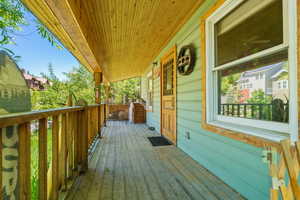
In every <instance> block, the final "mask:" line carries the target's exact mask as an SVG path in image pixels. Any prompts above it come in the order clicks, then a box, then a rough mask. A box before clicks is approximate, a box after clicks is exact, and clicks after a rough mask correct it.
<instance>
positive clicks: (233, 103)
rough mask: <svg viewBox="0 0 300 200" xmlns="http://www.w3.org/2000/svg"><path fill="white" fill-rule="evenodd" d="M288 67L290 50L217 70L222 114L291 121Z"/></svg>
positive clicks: (219, 110)
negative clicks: (289, 117)
mask: <svg viewBox="0 0 300 200" xmlns="http://www.w3.org/2000/svg"><path fill="white" fill-rule="evenodd" d="M288 70H289V69H288V61H287V52H282V53H280V54H276V55H272V56H268V57H266V58H261V59H257V60H255V61H253V62H249V63H245V64H242V65H239V66H235V67H233V68H231V69H227V70H221V71H219V72H217V73H218V77H219V78H218V82H219V106H218V107H219V109H218V114H219V115H225V116H232V117H240V118H249V119H260V120H268V121H277V122H285V123H287V122H288V120H289V119H288V116H289V107H288V100H289V87H288V78H289V74H288V73H289V72H288ZM258 74H259V77H260V79H257V75H258ZM283 84H284V86H283Z"/></svg>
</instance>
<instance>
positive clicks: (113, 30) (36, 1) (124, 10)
mask: <svg viewBox="0 0 300 200" xmlns="http://www.w3.org/2000/svg"><path fill="white" fill-rule="evenodd" d="M22 1H23V3H24V4H25V5H26V6H27V7H28V8H29V9H30V10H31V11H32V12H33V14H35V15H36V16H37V17H38V18H39V19H40V20H41V21H42V22H43V23H44V24H45V25H46V26H47V27H48V28H49V30H51V31H52V32H53V33H54V34H55V35H56V36H57V37H58V38H59V40H60V41H61V42H62V43H63V44H64V45H65V47H66V48H68V49H69V50H70V51H71V53H72V54H73V55H74V56H76V57H77V59H78V60H79V61H80V62H81V63H82V64H83V65H85V66H86V67H87V68H88V69H89V70H90V71H92V72H100V71H103V73H104V76H105V78H106V79H108V80H109V81H116V80H121V79H126V78H130V77H135V76H140V75H141V73H142V72H143V71H144V70H145V69H146V68H147V67H148V66H149V65H150V64H151V61H152V60H153V59H154V57H155V56H156V55H157V54H158V53H159V51H160V50H161V49H162V48H163V47H164V45H166V43H167V42H168V41H169V40H170V38H171V37H172V36H173V35H174V34H175V33H176V32H177V31H178V30H179V28H180V27H181V26H182V25H183V24H184V23H185V22H186V21H187V20H188V19H189V17H190V16H191V15H192V14H193V13H194V11H195V10H196V9H197V8H198V7H199V6H200V4H201V3H202V2H203V1H204V0H184V1H182V0H101V1H100V0H97V1H95V0H22Z"/></svg>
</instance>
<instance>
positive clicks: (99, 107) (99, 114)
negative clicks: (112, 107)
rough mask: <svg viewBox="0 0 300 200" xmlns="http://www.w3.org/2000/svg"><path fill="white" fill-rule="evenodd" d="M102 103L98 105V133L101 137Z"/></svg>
mask: <svg viewBox="0 0 300 200" xmlns="http://www.w3.org/2000/svg"><path fill="white" fill-rule="evenodd" d="M101 126H102V124H101V105H100V104H99V106H98V135H99V138H101Z"/></svg>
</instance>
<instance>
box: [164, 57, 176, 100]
mask: <svg viewBox="0 0 300 200" xmlns="http://www.w3.org/2000/svg"><path fill="white" fill-rule="evenodd" d="M173 64H174V59H171V60H170V61H168V62H166V63H164V64H163V80H164V87H163V94H164V95H172V94H173Z"/></svg>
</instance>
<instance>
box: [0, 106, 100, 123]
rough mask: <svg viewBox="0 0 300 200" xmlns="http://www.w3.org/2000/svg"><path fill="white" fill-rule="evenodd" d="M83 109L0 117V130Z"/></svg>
mask: <svg viewBox="0 0 300 200" xmlns="http://www.w3.org/2000/svg"><path fill="white" fill-rule="evenodd" d="M93 106H94V105H93ZM98 106H99V105H98ZM84 108H85V107H84V106H74V107H63V108H56V109H49V110H41V111H32V112H24V113H15V114H9V115H3V116H0V128H4V127H7V126H12V125H15V124H22V123H25V122H29V121H33V120H39V119H42V118H47V117H51V116H55V115H60V114H64V113H69V112H75V111H80V110H84Z"/></svg>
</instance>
